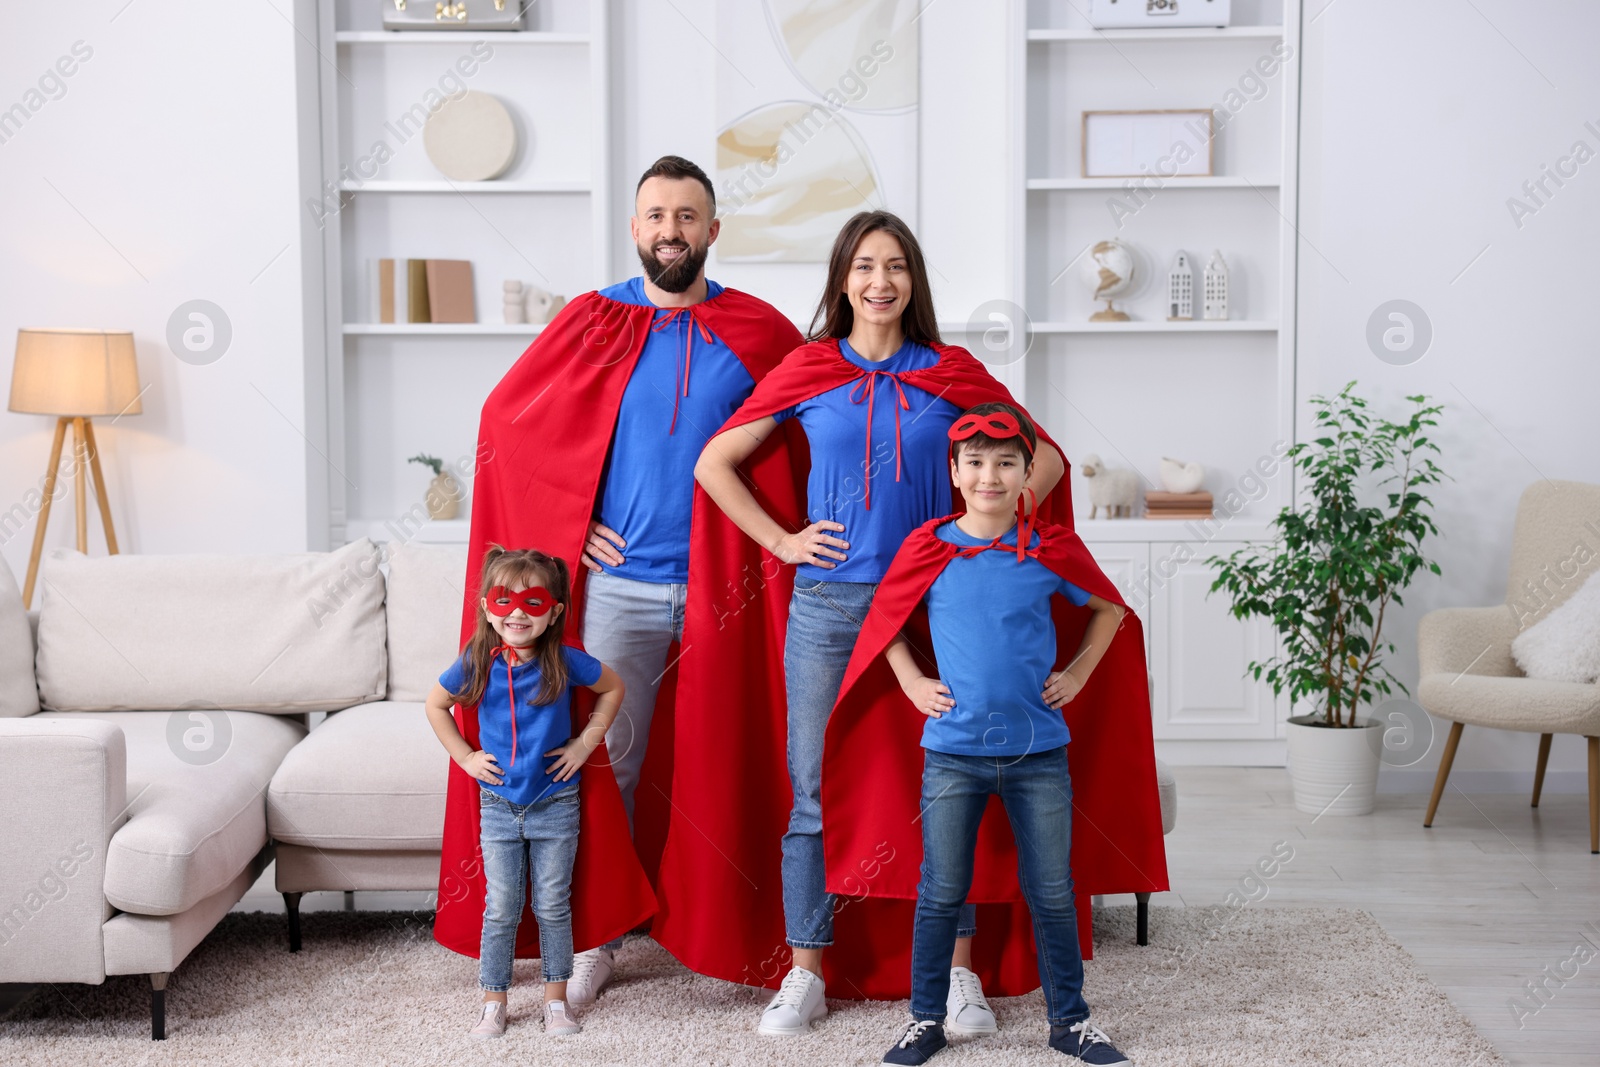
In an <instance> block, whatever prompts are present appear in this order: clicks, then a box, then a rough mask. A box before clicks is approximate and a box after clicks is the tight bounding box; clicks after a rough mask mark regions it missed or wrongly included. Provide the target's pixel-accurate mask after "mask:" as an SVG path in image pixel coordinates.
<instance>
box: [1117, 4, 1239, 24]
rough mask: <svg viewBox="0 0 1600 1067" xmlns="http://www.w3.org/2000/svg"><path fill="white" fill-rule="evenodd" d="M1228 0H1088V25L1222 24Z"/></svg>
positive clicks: (1230, 6) (1230, 13)
mask: <svg viewBox="0 0 1600 1067" xmlns="http://www.w3.org/2000/svg"><path fill="white" fill-rule="evenodd" d="M1232 6H1233V4H1232V2H1231V0H1089V25H1090V26H1093V27H1094V28H1095V29H1097V30H1109V29H1152V28H1163V27H1167V26H1226V25H1227V24H1228V20H1229V19H1230V18H1231V17H1232V15H1233V12H1232V11H1231V10H1230V9H1231V8H1232Z"/></svg>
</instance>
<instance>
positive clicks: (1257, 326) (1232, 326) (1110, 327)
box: [1028, 319, 1278, 333]
mask: <svg viewBox="0 0 1600 1067" xmlns="http://www.w3.org/2000/svg"><path fill="white" fill-rule="evenodd" d="M1028 329H1029V330H1031V331H1032V332H1034V333H1275V332H1276V331H1277V329H1278V324H1277V323H1276V322H1252V321H1250V320H1248V319H1222V320H1205V319H1196V320H1194V321H1192V322H1167V321H1166V320H1164V319H1156V320H1154V321H1150V322H1087V321H1085V322H1035V323H1031V324H1029V326H1028Z"/></svg>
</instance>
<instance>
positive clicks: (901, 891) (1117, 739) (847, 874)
mask: <svg viewBox="0 0 1600 1067" xmlns="http://www.w3.org/2000/svg"><path fill="white" fill-rule="evenodd" d="M945 521H946V520H945V519H935V520H933V521H932V522H929V523H926V524H924V525H923V526H922V527H920V528H919V529H918V530H917V531H916V532H915V533H914V534H912V535H911V536H910V537H909V538H907V539H906V542H905V544H904V545H903V546H902V547H901V549H900V551H899V553H898V554H896V556H895V559H894V563H893V564H892V565H891V566H890V568H889V573H888V574H886V575H885V576H884V579H883V582H882V584H880V585H879V586H878V592H877V595H876V596H875V597H874V599H873V602H872V613H871V615H870V617H869V618H868V619H867V623H866V625H865V626H864V627H862V631H861V636H860V638H859V639H858V640H857V642H856V647H855V651H854V652H853V653H852V654H851V657H850V666H849V667H848V668H847V669H846V671H845V678H844V684H843V685H842V686H841V687H840V690H839V700H838V703H837V704H836V705H835V706H834V710H833V715H832V717H831V718H830V719H829V720H828V732H827V740H826V743H825V745H824V750H823V752H824V754H823V764H822V808H823V813H824V819H823V846H824V850H825V852H826V855H827V862H828V888H829V890H831V891H832V892H835V893H839V894H841V895H843V896H846V897H849V898H851V899H850V901H849V903H848V905H847V906H848V907H851V908H861V909H863V910H864V911H865V910H868V909H871V910H872V912H873V914H874V917H875V918H876V919H877V920H878V921H877V922H875V923H873V924H872V925H871V926H870V927H869V929H868V930H867V932H866V934H865V936H866V937H867V938H868V940H869V942H870V945H871V948H872V951H873V952H874V953H875V954H876V955H877V956H878V957H879V958H881V959H883V960H885V961H886V963H890V964H892V968H893V969H896V970H897V972H898V976H899V978H900V981H899V982H898V984H896V985H894V986H892V987H889V988H888V989H887V991H886V992H884V993H882V994H881V995H883V996H886V997H888V996H894V997H901V996H907V995H908V994H909V988H910V984H909V983H910V973H911V927H912V914H913V910H914V907H915V900H916V896H917V881H918V878H919V875H920V873H921V865H922V836H921V835H922V828H921V827H922V824H921V822H920V821H919V819H920V810H919V809H920V798H921V795H922V757H923V750H922V748H921V747H920V746H921V742H922V727H923V724H924V722H926V719H925V718H924V717H923V716H922V715H921V714H919V713H918V712H917V711H916V709H915V708H913V707H912V706H911V703H910V701H908V700H907V699H906V698H905V694H904V693H903V692H902V691H901V689H900V686H899V684H898V683H897V682H896V680H895V676H894V671H893V670H892V669H891V668H890V666H889V663H888V660H887V658H886V657H885V656H884V655H883V653H884V650H885V649H887V648H888V647H889V644H890V643H891V642H892V641H893V640H894V638H895V635H896V634H898V633H900V632H902V630H903V631H904V632H905V634H906V638H907V640H908V641H910V643H911V646H912V650H913V654H914V655H915V656H916V657H917V659H918V662H919V663H920V665H921V667H922V671H923V673H924V674H926V675H927V676H928V677H930V678H937V677H939V670H938V667H937V666H936V665H935V664H934V662H933V655H932V650H933V643H932V641H931V640H930V639H929V636H928V620H927V611H926V610H925V609H924V608H923V607H922V598H923V597H924V596H925V595H926V594H927V592H928V588H929V587H930V586H931V585H932V584H933V581H934V579H935V578H937V577H938V576H939V574H940V573H941V572H942V571H943V570H944V568H945V565H946V564H948V563H949V562H950V560H951V559H953V558H955V554H956V552H957V551H958V546H956V545H953V544H950V543H949V542H947V541H942V540H940V539H939V538H938V537H937V536H935V534H934V532H933V531H934V528H935V527H937V526H938V525H939V524H940V523H942V522H945ZM1037 532H1038V533H1039V537H1040V544H1039V556H1038V560H1039V562H1040V563H1042V564H1044V565H1045V566H1047V567H1049V568H1050V569H1051V570H1052V571H1054V572H1055V573H1056V574H1059V575H1060V576H1061V577H1063V578H1065V579H1066V580H1067V581H1069V582H1072V583H1073V584H1074V585H1077V586H1078V587H1079V588H1081V589H1085V590H1087V591H1089V592H1090V593H1093V594H1094V595H1095V596H1098V597H1100V598H1102V599H1104V600H1108V601H1110V602H1111V603H1113V604H1121V603H1122V597H1121V596H1120V595H1119V594H1118V592H1117V589H1116V586H1114V585H1113V584H1112V583H1111V581H1110V580H1109V579H1107V578H1106V576H1105V575H1104V574H1103V573H1102V572H1101V570H1100V568H1099V566H1098V565H1097V564H1096V563H1095V561H1094V559H1093V557H1091V556H1090V555H1089V550H1088V549H1087V548H1085V547H1084V544H1083V542H1082V540H1080V539H1079V537H1078V535H1077V534H1075V533H1073V532H1072V531H1071V530H1069V529H1067V528H1065V527H1061V526H1051V525H1041V526H1040V527H1039V528H1038V531H1037ZM1051 615H1052V617H1053V619H1054V621H1055V626H1056V669H1058V670H1059V669H1060V668H1062V667H1064V666H1065V665H1066V664H1067V663H1068V662H1070V661H1071V659H1072V657H1073V656H1074V655H1075V654H1076V653H1077V650H1078V647H1079V644H1080V642H1081V641H1082V638H1083V631H1084V627H1085V626H1086V625H1087V623H1088V621H1089V618H1090V615H1091V612H1090V610H1089V609H1088V608H1087V607H1074V606H1073V605H1072V604H1071V603H1070V602H1069V601H1068V600H1067V599H1066V598H1065V597H1061V596H1057V597H1054V598H1052V603H1051ZM978 622H979V625H981V624H982V622H981V620H978ZM1145 678H1146V675H1145V660H1144V632H1143V628H1142V627H1141V626H1140V624H1139V619H1138V616H1136V615H1134V614H1133V613H1132V612H1131V611H1130V612H1128V613H1127V614H1126V615H1124V616H1123V623H1122V626H1121V627H1120V629H1119V630H1118V631H1117V635H1116V637H1115V639H1114V640H1113V641H1112V642H1111V646H1110V647H1109V648H1108V649H1107V650H1106V652H1105V654H1104V656H1103V658H1102V659H1101V660H1100V663H1099V665H1098V666H1097V667H1096V668H1095V671H1094V673H1093V674H1092V675H1090V677H1089V682H1088V684H1087V685H1085V686H1084V688H1083V690H1082V692H1080V693H1079V694H1078V695H1077V696H1076V697H1075V698H1073V700H1072V702H1071V703H1069V704H1067V705H1066V706H1065V707H1064V708H1063V709H1062V714H1063V715H1064V716H1065V718H1066V721H1067V728H1068V730H1069V731H1071V734H1072V741H1071V743H1070V744H1068V745H1067V763H1068V766H1069V767H1070V770H1071V775H1072V877H1073V883H1074V888H1075V889H1076V891H1077V897H1078V904H1079V906H1078V916H1079V921H1078V937H1079V941H1080V944H1081V946H1082V948H1083V952H1084V956H1085V957H1088V956H1089V955H1090V954H1091V951H1092V948H1093V942H1092V939H1091V926H1090V919H1091V916H1090V909H1089V907H1088V901H1089V897H1090V896H1091V895H1092V894H1095V893H1136V892H1160V891H1163V890H1165V889H1166V888H1167V861H1166V850H1165V847H1164V844H1163V841H1162V836H1161V800H1160V796H1159V794H1158V793H1157V789H1156V766H1155V745H1154V742H1153V740H1152V738H1151V731H1150V698H1149V690H1148V688H1147V683H1146V681H1145ZM967 899H968V900H969V901H971V902H972V903H975V904H978V905H979V909H978V911H979V920H978V936H977V938H976V939H975V940H974V941H973V965H974V969H975V970H976V971H977V972H978V974H979V975H980V976H981V977H982V978H983V981H984V988H985V990H986V991H988V992H989V993H991V994H1003V995H1017V994H1021V993H1026V992H1029V991H1031V990H1033V989H1036V988H1038V985H1039V971H1038V964H1037V961H1036V959H1035V956H1034V940H1033V930H1032V925H1031V921H1030V918H1029V915H1028V909H1027V907H1026V905H1024V904H1022V903H1020V901H1021V900H1022V894H1021V890H1020V889H1019V887H1018V884H1017V854H1016V845H1015V843H1014V841H1013V839H1012V836H1011V827H1010V825H1009V823H1007V821H1006V817H1005V813H1004V811H1003V810H1002V809H1001V805H1000V802H999V800H998V799H997V798H991V800H990V803H989V808H988V810H987V811H986V812H985V813H984V820H983V825H982V827H981V828H980V830H979V835H978V847H977V855H976V863H975V865H974V869H973V881H972V889H971V891H970V892H969V894H968V896H967ZM985 905H990V906H985Z"/></svg>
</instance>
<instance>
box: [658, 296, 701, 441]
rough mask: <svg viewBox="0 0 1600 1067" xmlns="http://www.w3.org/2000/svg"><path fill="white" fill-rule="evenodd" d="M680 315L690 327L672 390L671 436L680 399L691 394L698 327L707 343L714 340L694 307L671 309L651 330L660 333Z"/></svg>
mask: <svg viewBox="0 0 1600 1067" xmlns="http://www.w3.org/2000/svg"><path fill="white" fill-rule="evenodd" d="M679 315H682V316H684V317H685V318H686V319H687V320H688V323H689V328H688V329H687V330H685V331H684V335H683V366H681V367H679V368H678V384H677V387H676V388H674V389H673V391H672V425H671V426H668V427H667V435H668V436H671V435H672V434H673V433H675V432H676V431H677V429H678V401H679V400H680V399H681V398H682V397H686V396H688V395H689V355H690V349H691V348H692V347H693V346H694V332H695V330H696V329H698V330H699V331H700V340H701V341H703V342H705V343H706V344H710V343H711V340H712V337H711V331H710V330H708V329H706V324H705V323H703V322H701V321H700V319H699V317H698V316H697V315H695V313H694V308H692V307H682V308H673V309H671V310H670V311H668V312H667V313H666V314H665V315H663V316H661V317H660V318H659V319H657V320H656V321H655V323H654V325H652V326H651V327H650V332H651V333H660V332H661V331H662V330H664V329H666V328H667V326H668V325H669V324H671V323H673V322H676V321H677V318H678V316H679Z"/></svg>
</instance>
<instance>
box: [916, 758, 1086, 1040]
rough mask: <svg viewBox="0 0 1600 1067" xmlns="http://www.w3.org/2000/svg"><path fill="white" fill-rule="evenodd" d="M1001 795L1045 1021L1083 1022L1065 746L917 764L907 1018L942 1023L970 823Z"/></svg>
mask: <svg viewBox="0 0 1600 1067" xmlns="http://www.w3.org/2000/svg"><path fill="white" fill-rule="evenodd" d="M990 794H995V795H998V796H999V797H1000V801H1001V803H1002V804H1004V805H1005V809H1006V818H1007V819H1009V820H1010V821H1011V833H1012V835H1013V836H1014V837H1015V838H1016V839H1017V878H1018V880H1019V881H1020V882H1021V883H1022V897H1023V899H1024V900H1026V901H1027V902H1028V911H1029V912H1030V913H1031V914H1032V916H1033V942H1034V948H1035V950H1036V951H1037V953H1038V956H1039V984H1040V985H1041V986H1043V987H1044V999H1045V1007H1046V1009H1047V1011H1048V1012H1049V1015H1050V1025H1052V1026H1068V1025H1071V1024H1072V1023H1076V1022H1081V1021H1082V1020H1084V1019H1087V1018H1088V1017H1089V1005H1088V1004H1086V1003H1084V1000H1083V955H1082V953H1081V951H1080V950H1079V947H1078V913H1077V910H1076V902H1075V900H1074V898H1073V894H1072V862H1071V860H1072V779H1071V776H1070V775H1069V774H1068V773H1067V749H1066V746H1064V745H1063V746H1062V747H1061V748H1053V749H1049V750H1047V751H1045V752H1035V753H1033V754H1031V755H1027V756H1008V757H1005V758H1003V759H996V758H994V757H992V756H952V755H949V754H947V753H944V752H934V751H932V750H927V751H925V752H924V755H923V765H922V881H921V882H920V883H919V884H918V886H917V917H916V924H915V926H914V927H913V931H912V935H911V938H912V939H911V1014H912V1017H913V1018H917V1019H933V1020H936V1021H939V1022H942V1021H944V1015H945V998H946V996H947V995H948V994H949V991H950V953H951V951H952V950H953V949H954V947H955V939H956V923H957V918H956V915H957V910H958V909H959V908H960V907H961V904H962V902H963V901H965V900H966V899H967V892H968V890H970V889H971V888H972V857H973V850H974V849H975V848H976V847H977V842H978V824H979V822H980V821H981V820H982V819H983V810H984V808H985V807H987V806H988V803H989V796H990Z"/></svg>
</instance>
